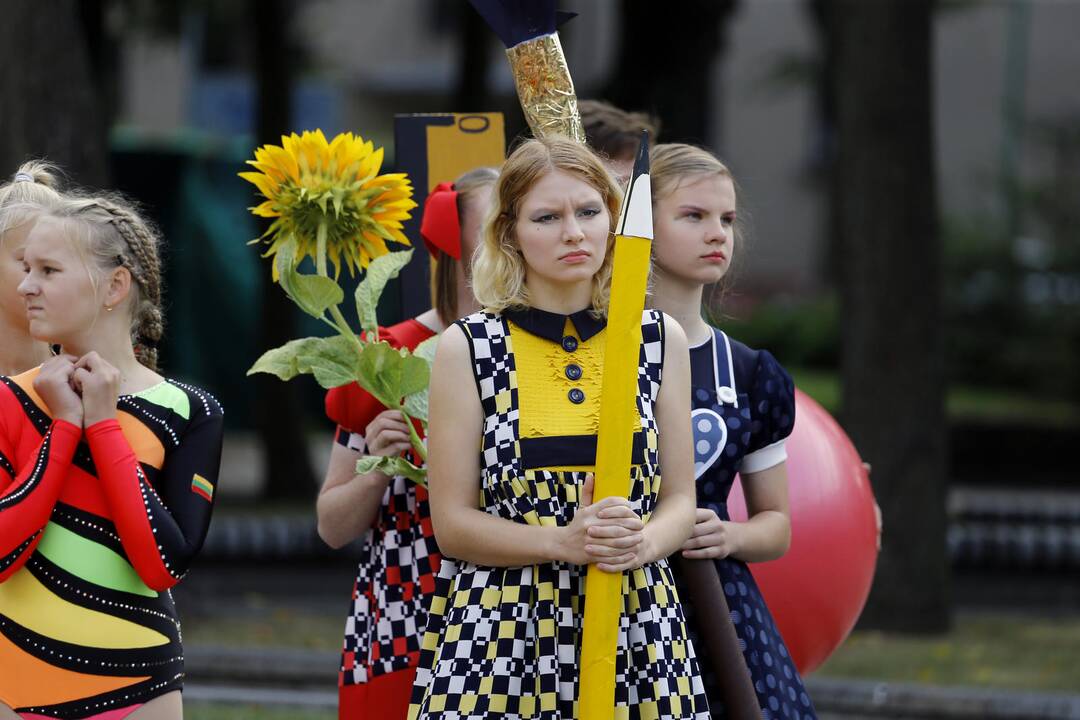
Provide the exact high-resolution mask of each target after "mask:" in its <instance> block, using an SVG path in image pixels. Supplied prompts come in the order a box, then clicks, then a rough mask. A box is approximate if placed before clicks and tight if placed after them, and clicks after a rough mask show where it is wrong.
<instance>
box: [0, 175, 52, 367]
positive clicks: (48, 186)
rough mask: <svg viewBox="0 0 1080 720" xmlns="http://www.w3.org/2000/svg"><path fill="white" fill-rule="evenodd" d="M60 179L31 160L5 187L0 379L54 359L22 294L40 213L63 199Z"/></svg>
mask: <svg viewBox="0 0 1080 720" xmlns="http://www.w3.org/2000/svg"><path fill="white" fill-rule="evenodd" d="M58 174H59V173H58V171H57V169H56V168H55V167H54V166H52V165H50V164H48V163H46V162H42V161H41V160H31V161H29V162H26V163H23V164H22V165H21V166H20V167H19V169H18V170H17V171H16V172H15V174H14V175H13V176H12V178H11V180H10V181H9V182H7V183H5V184H3V185H0V337H2V338H3V339H4V341H3V342H2V343H0V375H14V374H16V373H19V372H22V371H23V370H26V369H28V368H31V367H34V366H36V365H40V364H41V363H43V362H45V360H47V359H48V358H49V346H48V345H46V344H45V343H43V342H41V341H38V340H34V339H33V338H32V337H30V328H29V325H28V324H27V319H26V308H25V306H24V304H23V299H22V297H20V296H19V292H18V289H17V288H18V286H19V283H20V282H22V275H23V268H22V256H23V250H24V249H25V248H26V238H27V236H28V235H29V234H30V228H31V227H32V226H33V221H32V218H33V215H34V212H35V211H36V210H37V209H38V208H40V207H44V206H48V205H51V204H53V203H55V202H56V201H58V200H59V199H60V193H59V192H58V191H57V188H58V185H59V183H58V179H57V176H58Z"/></svg>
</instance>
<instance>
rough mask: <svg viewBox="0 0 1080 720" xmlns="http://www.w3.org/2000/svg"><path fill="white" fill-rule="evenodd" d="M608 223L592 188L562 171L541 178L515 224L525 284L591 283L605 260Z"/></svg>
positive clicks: (609, 224) (607, 214)
mask: <svg viewBox="0 0 1080 720" xmlns="http://www.w3.org/2000/svg"><path fill="white" fill-rule="evenodd" d="M610 227H611V217H610V215H609V213H608V209H607V205H605V204H604V199H603V197H602V196H601V195H600V192H599V191H598V190H597V189H596V188H594V187H593V186H592V185H590V184H589V183H587V182H585V181H584V180H582V179H581V178H580V177H578V176H576V175H572V174H570V173H567V172H564V171H562V170H552V171H551V172H549V173H547V174H546V175H544V176H542V177H541V178H540V179H539V180H537V181H536V183H534V184H533V186H532V187H531V188H530V189H529V192H528V193H527V194H526V195H525V197H524V198H523V199H522V201H521V206H520V208H519V210H518V215H517V220H516V223H515V227H514V233H515V236H516V238H517V242H518V247H520V248H521V253H522V256H523V257H524V258H525V265H526V269H525V282H526V285H530V287H531V285H532V284H534V283H541V284H544V285H546V286H550V287H553V288H557V287H560V286H574V285H578V284H580V283H589V282H591V280H592V277H593V275H595V274H596V272H597V271H598V270H599V269H600V267H601V265H603V263H604V257H605V255H606V253H607V247H608V236H609V232H610Z"/></svg>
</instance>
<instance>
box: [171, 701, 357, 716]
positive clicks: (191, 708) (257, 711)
mask: <svg viewBox="0 0 1080 720" xmlns="http://www.w3.org/2000/svg"><path fill="white" fill-rule="evenodd" d="M184 717H185V718H187V720H337V711H335V710H309V709H305V708H298V707H279V706H273V705H233V704H225V703H193V702H189V703H184Z"/></svg>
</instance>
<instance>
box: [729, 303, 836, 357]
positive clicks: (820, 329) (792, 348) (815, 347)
mask: <svg viewBox="0 0 1080 720" xmlns="http://www.w3.org/2000/svg"><path fill="white" fill-rule="evenodd" d="M709 322H710V324H712V325H715V326H716V327H719V328H722V329H723V330H724V331H725V332H727V333H729V334H730V335H731V336H732V337H733V338H736V339H737V340H739V341H740V342H744V343H746V344H747V345H749V346H750V347H754V348H764V349H766V350H768V351H769V352H771V353H772V354H773V355H775V356H776V357H777V359H778V360H779V361H780V362H781V363H782V364H784V365H797V366H802V367H809V368H836V367H838V366H839V364H840V308H839V303H838V301H837V299H836V297H835V296H834V295H826V296H823V297H820V298H817V299H814V300H808V301H805V302H800V303H779V302H769V303H762V304H760V305H758V306H757V307H756V308H754V310H753V312H752V313H750V315H749V316H747V317H746V318H738V319H736V318H727V317H722V316H719V317H718V316H715V315H712V316H710V317H709Z"/></svg>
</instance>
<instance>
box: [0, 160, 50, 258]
mask: <svg viewBox="0 0 1080 720" xmlns="http://www.w3.org/2000/svg"><path fill="white" fill-rule="evenodd" d="M59 175H60V170H59V168H57V167H56V166H55V165H52V164H50V163H47V162H45V161H43V160H30V161H29V162H25V163H23V164H22V165H20V166H19V169H18V170H16V171H15V174H14V175H12V179H11V180H10V181H9V182H7V183H4V184H3V185H0V242H3V239H4V236H5V235H6V234H7V233H8V231H9V230H14V229H15V228H17V227H19V226H20V225H23V224H24V223H26V222H29V221H30V220H32V219H33V218H34V216H35V215H36V214H37V212H38V211H39V210H40V209H42V208H46V207H49V206H51V205H52V204H54V203H57V202H59V201H60V198H61V195H60V192H59V185H60V181H59ZM16 178H17V179H16Z"/></svg>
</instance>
